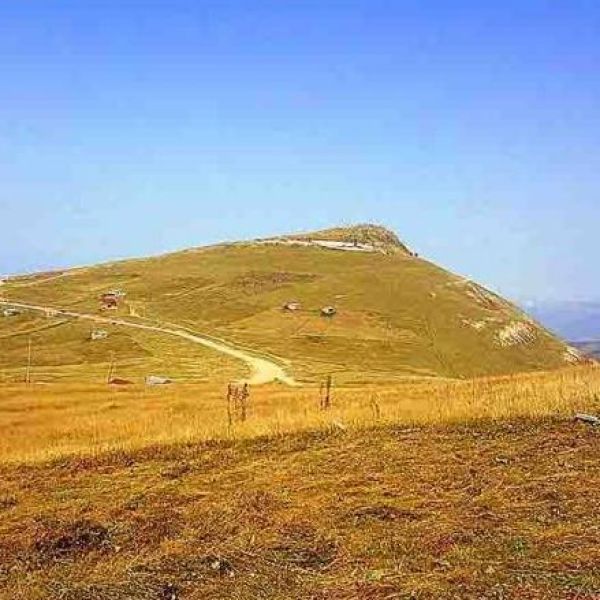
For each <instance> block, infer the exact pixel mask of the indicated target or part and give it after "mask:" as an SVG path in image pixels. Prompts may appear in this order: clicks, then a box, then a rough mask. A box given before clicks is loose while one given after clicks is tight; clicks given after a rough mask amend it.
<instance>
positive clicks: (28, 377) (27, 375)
mask: <svg viewBox="0 0 600 600" xmlns="http://www.w3.org/2000/svg"><path fill="white" fill-rule="evenodd" d="M25 383H26V384H30V383H31V336H29V338H28V341H27V370H26V371H25Z"/></svg>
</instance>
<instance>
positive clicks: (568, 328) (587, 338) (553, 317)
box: [524, 301, 600, 356]
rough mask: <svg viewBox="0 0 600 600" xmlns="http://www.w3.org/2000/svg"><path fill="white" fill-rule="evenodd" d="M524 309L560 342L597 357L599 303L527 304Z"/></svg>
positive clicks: (598, 351)
mask: <svg viewBox="0 0 600 600" xmlns="http://www.w3.org/2000/svg"><path fill="white" fill-rule="evenodd" d="M524 308H525V310H526V311H527V312H528V313H529V314H530V315H531V316H532V317H534V318H535V319H536V320H538V321H539V322H540V323H542V324H543V325H545V326H546V327H548V329H550V330H552V331H554V332H555V333H557V334H558V335H559V336H561V337H562V338H563V339H565V340H569V341H570V342H572V343H573V345H575V346H577V347H578V348H581V349H583V350H584V351H585V352H587V353H591V354H594V355H596V356H600V301H589V302H575V301H572V302H569V301H565V302H529V303H525V304H524Z"/></svg>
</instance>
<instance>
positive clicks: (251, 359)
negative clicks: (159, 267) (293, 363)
mask: <svg viewBox="0 0 600 600" xmlns="http://www.w3.org/2000/svg"><path fill="white" fill-rule="evenodd" d="M0 305H3V306H11V307H15V308H22V309H24V310H32V311H37V312H43V313H46V314H48V313H58V314H60V315H61V316H66V317H71V318H74V319H86V320H88V321H94V322H96V323H110V324H112V325H122V326H124V327H132V328H134V329H142V330H144V331H153V332H156V333H162V334H165V335H171V336H175V337H179V338H182V339H184V340H187V341H189V342H192V343H194V344H200V345H202V346H206V347H207V348H210V349H212V350H216V351H217V352H221V353H223V354H226V355H228V356H231V357H233V358H236V359H238V360H241V361H242V362H244V363H246V364H247V365H248V367H249V368H250V372H251V375H250V377H249V378H248V380H247V383H249V384H250V385H263V384H265V383H271V382H273V381H279V382H281V383H284V384H286V385H297V383H296V382H295V381H294V379H293V378H292V377H290V376H289V375H288V374H287V373H286V372H285V370H284V369H283V367H281V366H280V365H278V364H277V363H276V362H274V361H273V360H269V359H267V358H264V357H258V356H255V355H253V354H251V353H250V352H247V351H246V350H242V349H241V348H239V347H236V346H233V345H231V344H228V343H226V342H224V341H222V340H217V339H214V338H210V337H208V336H203V335H201V334H199V333H191V332H189V331H185V330H183V329H178V328H177V329H174V328H172V327H166V326H162V325H146V324H144V323H133V322H131V321H127V320H125V319H121V318H112V317H101V316H99V315H91V314H86V313H79V312H74V311H70V310H65V309H60V308H56V307H50V306H38V305H35V304H24V303H21V302H10V301H7V300H0Z"/></svg>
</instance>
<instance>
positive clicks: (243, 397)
mask: <svg viewBox="0 0 600 600" xmlns="http://www.w3.org/2000/svg"><path fill="white" fill-rule="evenodd" d="M249 397H250V388H249V387H248V384H247V383H245V384H244V387H242V389H241V390H240V420H241V421H242V423H243V422H244V421H245V420H246V417H247V416H248V398H249Z"/></svg>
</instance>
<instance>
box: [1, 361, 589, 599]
mask: <svg viewBox="0 0 600 600" xmlns="http://www.w3.org/2000/svg"><path fill="white" fill-rule="evenodd" d="M318 392H319V391H318V390H317V389H314V388H313V389H291V388H287V389H283V388H278V387H277V386H271V387H261V388H257V389H256V390H253V392H252V394H253V395H252V396H251V400H252V404H251V406H250V408H249V412H248V415H247V418H246V421H243V422H242V421H240V420H239V414H238V413H236V414H234V415H233V417H234V419H233V421H232V422H231V423H230V422H228V421H227V418H226V413H227V411H226V409H225V407H224V405H223V397H222V390H220V389H217V388H216V387H214V388H213V389H212V391H211V389H210V388H205V389H204V391H202V389H201V388H199V387H197V386H196V387H194V386H190V387H186V386H180V387H179V386H174V387H172V388H170V389H161V390H151V391H148V390H146V391H144V390H140V389H132V390H129V389H128V390H119V391H117V392H115V391H113V392H111V391H110V390H107V389H105V390H104V391H101V390H100V389H99V388H91V389H90V388H85V387H84V388H81V389H79V391H77V390H76V389H74V388H73V387H72V386H66V387H63V386H60V385H54V386H52V385H48V386H30V387H29V388H28V389H27V388H26V386H16V387H14V386H13V387H5V388H3V390H2V394H1V395H0V406H1V407H2V408H3V411H2V418H3V419H4V422H3V425H6V424H7V423H8V422H9V421H10V422H11V423H12V426H11V427H5V430H6V431H13V432H14V433H13V437H12V445H10V444H9V443H6V442H5V444H4V446H3V449H2V463H1V466H0V481H1V483H0V511H1V512H0V515H1V520H0V598H7V599H9V598H10V599H11V600H12V599H21V598H22V599H27V600H29V599H42V598H44V599H55V598H61V599H69V600H70V599H73V600H75V599H78V600H83V599H88V598H102V599H104V598H107V599H115V600H121V599H122V600H125V599H127V600H129V599H133V600H137V599H140V600H141V599H144V600H146V599H148V600H149V599H163V600H167V599H168V600H179V599H181V600H184V599H197V600H199V599H204V598H211V599H212V598H223V599H253V598H280V599H289V598H299V599H300V598H315V599H317V598H322V599H325V598H332V599H336V598H339V599H342V598H343V599H346V598H347V599H351V598H361V599H362V598H366V599H370V598H373V599H375V598H377V599H378V598H382V599H383V598H407V599H408V598H419V599H421V598H423V599H425V598H427V599H429V598H431V599H438V598H442V599H443V598H460V599H462V598H467V599H469V598H490V599H491V598H514V599H522V598H529V599H540V600H541V599H544V600H546V599H556V600H559V599H561V600H562V599H575V598H579V599H588V600H591V599H592V598H598V597H599V594H600V527H599V525H598V521H597V515H598V512H599V510H600V493H599V492H598V489H599V485H600V475H599V473H600V470H599V467H600V454H599V451H600V437H599V436H600V430H599V429H598V428H596V427H593V426H590V425H586V424H583V423H578V422H575V421H574V420H573V414H574V412H575V411H577V410H585V411H588V412H596V413H597V412H599V411H600V371H599V370H598V368H597V367H595V366H593V365H590V366H581V367H573V368H570V369H566V370H564V371H557V372H549V373H541V374H540V373H538V374H530V375H522V376H518V377H503V378H490V379H483V380H474V381H464V382H452V381H441V382H432V381H418V382H412V383H410V382H407V383H406V384H404V385H395V386H388V387H381V386H379V387H378V386H371V387H362V388H361V387H355V388H346V389H339V390H337V389H334V395H333V398H332V405H331V407H330V408H329V409H327V410H321V409H319V407H318ZM107 394H108V395H112V396H110V397H111V398H112V400H110V402H109V401H108V400H107ZM26 397H29V398H30V402H32V403H35V406H33V405H32V404H30V405H29V406H27V404H26V403H24V399H25V398H26ZM294 398H295V400H294ZM136 408H137V409H138V410H139V411H141V412H139V414H145V415H147V417H148V418H147V419H146V420H144V419H138V420H137V421H136V419H135V414H136V413H135V410H136ZM159 425H160V426H159ZM19 443H20V445H19Z"/></svg>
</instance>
